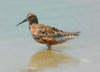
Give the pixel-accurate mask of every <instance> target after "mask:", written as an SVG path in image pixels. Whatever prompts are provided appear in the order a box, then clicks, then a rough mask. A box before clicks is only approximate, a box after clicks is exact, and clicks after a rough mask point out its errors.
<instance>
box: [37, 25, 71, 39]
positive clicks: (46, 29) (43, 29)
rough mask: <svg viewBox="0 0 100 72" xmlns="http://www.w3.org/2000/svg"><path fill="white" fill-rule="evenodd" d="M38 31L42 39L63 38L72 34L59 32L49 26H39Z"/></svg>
mask: <svg viewBox="0 0 100 72" xmlns="http://www.w3.org/2000/svg"><path fill="white" fill-rule="evenodd" d="M37 29H38V31H39V36H41V37H63V36H66V35H69V34H71V33H66V32H64V31H62V30H59V29H57V28H55V27H51V26H48V25H43V24H38V25H37Z"/></svg>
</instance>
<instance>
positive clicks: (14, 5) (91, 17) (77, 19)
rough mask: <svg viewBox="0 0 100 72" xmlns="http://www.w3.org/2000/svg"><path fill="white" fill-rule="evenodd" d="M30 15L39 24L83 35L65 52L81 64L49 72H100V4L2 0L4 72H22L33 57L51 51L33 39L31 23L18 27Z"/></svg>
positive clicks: (94, 0)
mask: <svg viewBox="0 0 100 72" xmlns="http://www.w3.org/2000/svg"><path fill="white" fill-rule="evenodd" d="M30 12H32V13H35V14H37V16H38V18H39V23H42V24H46V25H51V26H55V27H57V28H59V29H62V30H64V31H74V32H75V31H80V32H81V35H80V36H79V37H77V38H76V39H73V40H71V41H69V42H66V43H64V45H66V46H68V47H70V48H68V49H65V50H64V51H63V53H66V54H69V55H70V56H73V57H74V58H77V59H79V60H80V63H78V64H77V65H67V66H65V65H62V66H61V67H58V68H53V69H48V70H47V71H45V72H100V1H99V0H0V72H20V69H21V68H22V69H25V68H26V67H27V65H28V63H29V60H30V57H31V56H32V55H33V54H35V53H36V52H38V51H40V50H45V49H46V48H47V47H46V46H45V45H42V44H39V43H37V42H35V41H34V40H33V39H32V37H31V34H30V32H29V29H28V23H24V24H23V25H20V26H19V27H16V24H18V23H19V22H20V21H22V20H24V19H25V17H26V15H27V13H30Z"/></svg>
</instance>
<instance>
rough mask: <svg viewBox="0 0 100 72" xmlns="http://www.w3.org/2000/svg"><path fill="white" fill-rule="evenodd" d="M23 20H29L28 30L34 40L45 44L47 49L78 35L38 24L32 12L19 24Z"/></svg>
mask: <svg viewBox="0 0 100 72" xmlns="http://www.w3.org/2000/svg"><path fill="white" fill-rule="evenodd" d="M25 21H28V22H29V30H30V32H31V34H32V36H33V38H34V40H36V41H37V42H39V43H42V44H46V45H47V46H48V49H51V46H52V45H56V44H61V43H64V42H66V41H68V40H70V39H72V38H74V37H75V36H78V35H79V32H64V31H62V30H59V29H57V28H55V27H52V26H48V25H44V24H38V19H37V16H36V15H35V14H32V13H29V14H28V15H27V18H26V19H25V20H24V21H22V22H21V23H19V24H22V23H23V22H25ZM19 24H18V25H19Z"/></svg>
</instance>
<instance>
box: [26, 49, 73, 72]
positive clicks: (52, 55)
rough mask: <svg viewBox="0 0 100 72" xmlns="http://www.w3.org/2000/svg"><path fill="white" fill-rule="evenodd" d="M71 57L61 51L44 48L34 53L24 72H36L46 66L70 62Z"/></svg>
mask: <svg viewBox="0 0 100 72" xmlns="http://www.w3.org/2000/svg"><path fill="white" fill-rule="evenodd" d="M72 61H73V58H72V57H70V56H66V55H64V54H62V53H61V52H57V51H51V50H44V51H39V52H37V53H36V54H34V55H33V56H32V57H31V59H30V62H29V69H28V70H27V71H25V72H37V70H39V69H44V68H47V67H57V66H58V65H59V64H65V63H71V62H72Z"/></svg>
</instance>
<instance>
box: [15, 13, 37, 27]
mask: <svg viewBox="0 0 100 72" xmlns="http://www.w3.org/2000/svg"><path fill="white" fill-rule="evenodd" d="M27 21H28V22H29V24H30V25H31V24H38V18H37V16H36V15H35V14H33V13H29V14H28V15H27V16H26V19H24V20H23V21H21V22H20V23H19V24H17V25H16V26H18V25H20V24H22V23H24V22H27Z"/></svg>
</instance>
